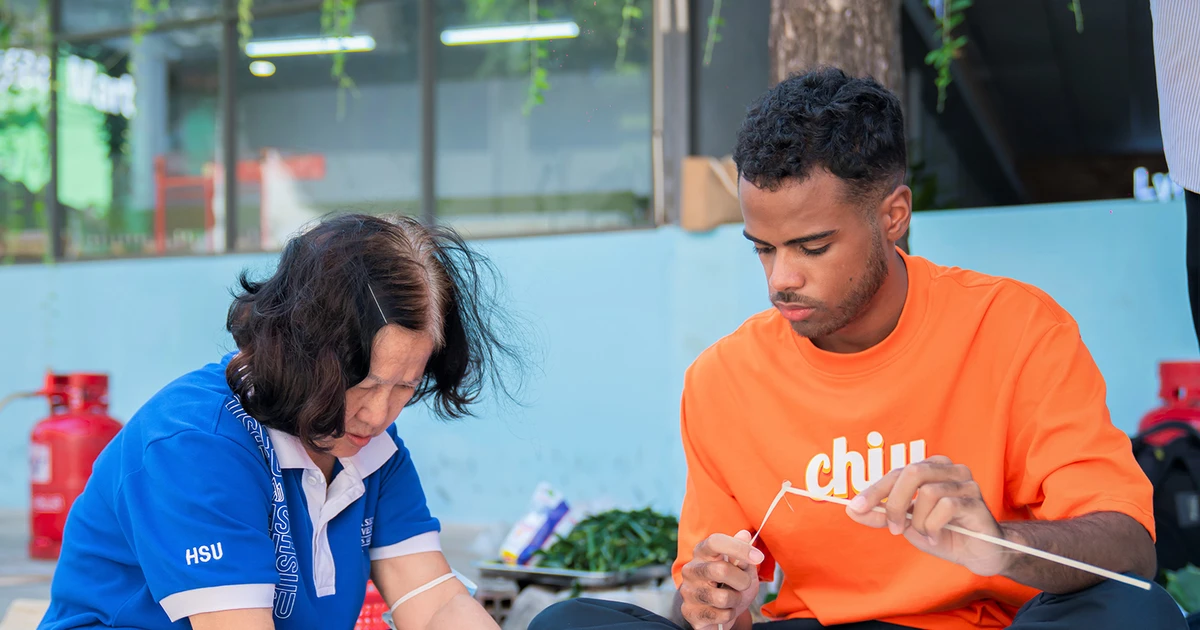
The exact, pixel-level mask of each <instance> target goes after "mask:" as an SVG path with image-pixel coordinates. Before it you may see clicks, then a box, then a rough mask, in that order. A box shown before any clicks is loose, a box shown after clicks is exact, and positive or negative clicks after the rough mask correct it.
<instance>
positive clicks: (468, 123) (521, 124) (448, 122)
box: [436, 0, 651, 236]
mask: <svg viewBox="0 0 1200 630" xmlns="http://www.w3.org/2000/svg"><path fill="white" fill-rule="evenodd" d="M531 6H536V8H537V13H536V14H535V15H532V16H531V15H530V7H531ZM438 7H439V16H438V22H439V40H440V41H439V43H438V50H437V55H438V87H437V127H436V129H437V194H438V204H437V211H438V218H439V220H441V221H444V222H447V223H450V224H452V225H454V226H455V227H456V228H458V229H460V230H461V231H463V232H464V233H465V234H469V235H474V236H492V235H504V234H529V233H539V232H553V231H574V230H584V229H602V228H615V227H627V226H634V225H640V224H646V223H649V222H650V221H651V212H650V205H651V147H650V139H651V76H650V42H651V37H650V35H651V33H650V10H651V9H650V2H649V0H629V1H621V0H607V1H604V2H576V1H571V0H540V1H539V2H537V3H536V4H533V5H531V3H528V2H525V1H517V0H495V1H492V2H486V3H483V2H469V1H464V0H446V1H443V2H439V4H438ZM531 36H532V37H534V38H549V39H540V40H537V41H529V39H528V38H529V37H531ZM514 40H516V41H514ZM522 40H523V41H522Z"/></svg>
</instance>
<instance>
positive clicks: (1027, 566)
mask: <svg viewBox="0 0 1200 630" xmlns="http://www.w3.org/2000/svg"><path fill="white" fill-rule="evenodd" d="M1000 528H1001V529H1002V530H1003V531H1004V537H1005V538H1007V539H1008V540H1011V541H1012V542H1016V543H1020V544H1022V545H1026V546H1029V547H1034V548H1036V549H1041V550H1043V551H1048V552H1050V553H1053V554H1057V555H1060V556H1065V557H1067V558H1071V559H1073V560H1079V561H1080V562H1086V563H1088V564H1091V565H1095V566H1098V567H1101V568H1104V569H1108V570H1110V571H1115V572H1117V573H1135V574H1137V575H1140V576H1142V577H1145V578H1147V579H1152V578H1153V577H1154V573H1155V566H1156V560H1155V555H1154V542H1153V541H1152V540H1151V538H1150V534H1149V533H1147V532H1146V528H1144V527H1142V525H1141V524H1140V523H1138V522H1137V521H1135V520H1133V518H1131V517H1129V516H1127V515H1125V514H1120V513H1118V512H1097V513H1095V514H1088V515H1086V516H1081V517H1078V518H1073V519H1068V520H1062V521H1012V522H1007V523H1001V525H1000ZM1006 553H1008V552H1006ZM1011 553H1013V554H1014V555H1013V560H1012V563H1011V564H1010V565H1009V567H1008V569H1007V570H1006V571H1004V572H1003V573H1002V575H1004V577H1007V578H1009V579H1011V580H1013V581H1015V582H1018V583H1020V584H1024V585H1026V586H1030V587H1032V588H1036V589H1038V590H1041V591H1045V592H1047V593H1055V594H1061V593H1073V592H1075V591H1079V590H1082V589H1085V588H1087V587H1089V586H1093V585H1095V584H1098V583H1099V582H1100V581H1101V580H1103V579H1104V578H1101V577H1099V576H1095V575H1092V574H1091V573H1086V572H1084V571H1079V570H1077V569H1072V568H1070V567H1065V566H1063V565H1061V564H1058V563H1055V562H1050V561H1048V560H1042V559H1040V558H1035V557H1033V556H1030V555H1026V554H1023V553H1018V552H1011Z"/></svg>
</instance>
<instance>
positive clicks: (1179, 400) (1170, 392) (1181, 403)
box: [1138, 361, 1200, 446]
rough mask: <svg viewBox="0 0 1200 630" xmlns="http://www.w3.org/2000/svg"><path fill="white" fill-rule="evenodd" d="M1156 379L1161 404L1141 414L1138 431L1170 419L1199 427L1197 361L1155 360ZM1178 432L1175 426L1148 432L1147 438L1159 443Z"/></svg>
mask: <svg viewBox="0 0 1200 630" xmlns="http://www.w3.org/2000/svg"><path fill="white" fill-rule="evenodd" d="M1158 379H1159V388H1158V395H1159V397H1160V398H1162V401H1163V404H1162V406H1161V407H1159V408H1157V409H1154V410H1152V411H1150V412H1149V413H1147V414H1146V415H1145V416H1143V417H1142V421H1141V422H1140V423H1139V424H1138V432H1139V433H1140V432H1143V431H1145V430H1146V429H1149V428H1151V427H1153V426H1154V425H1156V424H1159V423H1162V422H1167V421H1172V420H1173V421H1177V422H1185V423H1187V424H1190V425H1192V426H1193V427H1195V428H1196V429H1197V430H1200V361H1163V362H1161V363H1159V364H1158ZM1179 434H1180V431H1178V430H1175V429H1166V430H1163V431H1161V432H1159V433H1155V434H1154V435H1151V436H1148V439H1147V442H1149V443H1151V444H1154V445H1155V446H1161V445H1163V444H1166V443H1167V442H1170V441H1171V440H1173V439H1175V438H1177V437H1179Z"/></svg>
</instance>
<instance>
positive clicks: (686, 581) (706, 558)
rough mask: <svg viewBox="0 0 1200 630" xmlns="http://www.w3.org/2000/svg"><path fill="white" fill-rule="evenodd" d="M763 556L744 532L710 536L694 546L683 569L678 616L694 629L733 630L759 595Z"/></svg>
mask: <svg viewBox="0 0 1200 630" xmlns="http://www.w3.org/2000/svg"><path fill="white" fill-rule="evenodd" d="M763 560H764V556H763V553H762V552H761V551H759V550H758V549H755V548H754V547H752V546H751V545H750V532H747V531H745V530H743V531H740V532H738V533H737V535H736V536H733V537H730V536H726V535H725V534H713V535H711V536H709V537H708V538H706V539H704V540H702V541H701V542H700V544H698V545H696V551H695V553H694V554H693V555H692V561H691V562H689V563H687V564H686V565H684V566H683V584H682V585H680V587H679V595H680V597H681V598H682V600H683V602H682V604H681V606H680V613H681V614H682V616H683V618H684V620H685V621H687V622H688V624H689V625H691V626H692V628H694V629H695V630H709V629H711V630H716V628H717V624H722V625H724V627H725V630H733V628H734V625H735V622H736V621H737V619H738V617H740V616H741V615H742V613H744V612H746V611H747V610H749V609H750V605H751V604H752V603H754V599H755V598H756V597H757V596H758V565H759V564H761V563H762V561H763Z"/></svg>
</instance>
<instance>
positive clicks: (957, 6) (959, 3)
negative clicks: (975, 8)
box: [950, 0, 973, 13]
mask: <svg viewBox="0 0 1200 630" xmlns="http://www.w3.org/2000/svg"><path fill="white" fill-rule="evenodd" d="M972 4H973V3H972V2H971V0H950V11H951V13H954V12H958V11H965V10H967V9H969V8H971V5H972Z"/></svg>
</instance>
